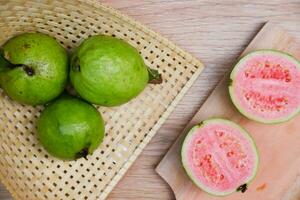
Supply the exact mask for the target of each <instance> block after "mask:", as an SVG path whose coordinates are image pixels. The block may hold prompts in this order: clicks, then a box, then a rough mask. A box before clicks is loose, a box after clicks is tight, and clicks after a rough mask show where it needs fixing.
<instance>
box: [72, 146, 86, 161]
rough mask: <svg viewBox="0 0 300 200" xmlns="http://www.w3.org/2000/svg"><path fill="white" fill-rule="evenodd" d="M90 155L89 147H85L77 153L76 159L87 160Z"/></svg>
mask: <svg viewBox="0 0 300 200" xmlns="http://www.w3.org/2000/svg"><path fill="white" fill-rule="evenodd" d="M88 155H89V148H88V147H84V148H83V149H81V150H80V151H79V152H78V153H76V155H75V158H76V159H79V158H84V159H86V160H87V156H88Z"/></svg>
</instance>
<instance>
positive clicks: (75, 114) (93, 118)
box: [37, 95, 104, 160]
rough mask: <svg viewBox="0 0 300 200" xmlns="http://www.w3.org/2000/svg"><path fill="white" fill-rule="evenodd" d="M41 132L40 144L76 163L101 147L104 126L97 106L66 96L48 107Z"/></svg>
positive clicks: (56, 155) (42, 120)
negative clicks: (75, 160) (76, 160)
mask: <svg viewBox="0 0 300 200" xmlns="http://www.w3.org/2000/svg"><path fill="white" fill-rule="evenodd" d="M37 130H38V138H39V141H40V142H41V144H42V145H43V146H44V148H45V149H46V150H47V151H48V152H49V153H50V154H51V155H53V156H55V157H58V158H61V159H65V160H74V159H78V158H81V157H86V156H87V155H88V154H92V153H93V152H94V150H95V149H96V148H97V147H98V146H99V144H100V143H101V142H102V140H103V136H104V122H103V119H102V117H101V114H100V113H99V112H98V111H97V109H96V108H95V107H94V106H92V105H91V104H89V103H87V102H85V101H82V100H80V99H78V98H76V97H72V96H66V95H65V96H62V97H59V98H58V99H56V100H55V101H53V102H52V103H50V104H49V105H48V106H46V108H45V110H44V111H43V112H42V113H41V116H40V118H39V119H38V123H37Z"/></svg>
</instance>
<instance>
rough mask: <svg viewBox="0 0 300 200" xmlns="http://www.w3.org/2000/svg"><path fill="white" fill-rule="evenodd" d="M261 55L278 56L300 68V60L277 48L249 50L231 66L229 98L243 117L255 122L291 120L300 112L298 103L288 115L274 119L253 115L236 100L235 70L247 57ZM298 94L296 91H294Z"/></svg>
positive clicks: (274, 122) (268, 122)
mask: <svg viewBox="0 0 300 200" xmlns="http://www.w3.org/2000/svg"><path fill="white" fill-rule="evenodd" d="M261 55H269V56H278V57H281V58H282V59H286V60H287V61H289V62H291V63H293V64H294V65H295V66H296V68H297V69H298V70H300V62H299V61H298V60H296V58H294V57H293V56H292V55H290V54H288V53H286V52H282V51H278V50H274V49H261V50H256V51H253V52H250V53H249V54H247V55H245V56H244V57H242V58H241V59H240V60H239V61H238V62H237V64H236V65H235V67H234V68H233V70H232V72H231V74H230V82H229V87H228V88H229V94H230V98H231V100H232V102H233V104H234V105H235V107H236V108H237V109H238V110H239V112H240V113H241V114H243V115H244V116H245V117H247V118H249V119H251V120H254V121H257V122H261V123H265V124H277V123H282V122H286V121H289V120H291V119H292V118H294V117H295V116H296V115H297V114H298V113H299V112H300V104H299V105H297V106H296V108H295V109H294V111H293V112H291V113H290V114H289V115H287V116H283V117H279V118H275V119H272V118H270V119H266V118H263V117H261V116H258V115H254V114H251V113H250V112H248V111H247V110H246V109H245V108H244V107H243V106H242V105H241V103H240V100H238V97H237V96H236V92H235V91H234V89H233V88H234V84H239V83H236V81H235V78H236V76H237V73H238V72H237V71H238V70H239V68H240V67H241V66H242V64H243V63H244V62H245V61H246V60H247V59H249V58H251V57H254V56H261ZM296 93H297V94H298V92H296Z"/></svg>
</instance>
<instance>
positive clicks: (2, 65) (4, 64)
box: [0, 50, 34, 76]
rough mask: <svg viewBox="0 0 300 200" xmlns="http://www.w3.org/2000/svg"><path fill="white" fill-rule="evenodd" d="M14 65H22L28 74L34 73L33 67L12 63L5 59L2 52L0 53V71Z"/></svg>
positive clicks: (11, 67)
mask: <svg viewBox="0 0 300 200" xmlns="http://www.w3.org/2000/svg"><path fill="white" fill-rule="evenodd" d="M16 67H22V68H23V70H24V71H25V72H26V74H27V75H28V76H33V75H34V69H33V68H32V67H30V66H28V65H24V64H13V63H11V62H10V61H9V60H7V59H6V58H5V57H4V56H3V53H2V50H1V53H0V72H3V71H7V70H10V69H13V68H16Z"/></svg>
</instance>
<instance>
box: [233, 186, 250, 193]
mask: <svg viewBox="0 0 300 200" xmlns="http://www.w3.org/2000/svg"><path fill="white" fill-rule="evenodd" d="M247 189H248V185H247V184H243V185H241V186H239V187H238V188H237V189H236V191H237V192H242V193H244V192H246V190H247Z"/></svg>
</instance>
